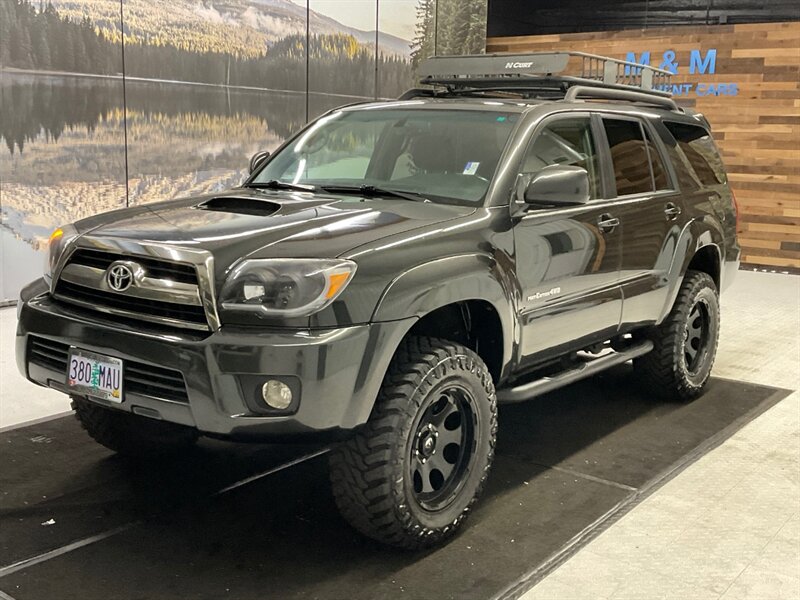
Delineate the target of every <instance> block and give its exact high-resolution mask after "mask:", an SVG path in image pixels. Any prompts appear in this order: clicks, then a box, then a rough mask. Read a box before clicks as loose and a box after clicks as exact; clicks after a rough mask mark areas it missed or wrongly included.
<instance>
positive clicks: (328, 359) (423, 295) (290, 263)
mask: <svg viewBox="0 0 800 600" xmlns="http://www.w3.org/2000/svg"><path fill="white" fill-rule="evenodd" d="M576 64H577V65H578V68H579V69H580V75H575V76H570V75H562V74H561V73H563V72H564V71H565V70H567V69H568V68H569V67H570V66H575V65H576ZM421 70H422V73H421V75H422V80H421V81H422V83H424V84H425V87H420V88H418V89H414V90H411V91H409V92H408V93H406V94H405V95H404V96H403V97H402V98H400V99H399V100H397V101H391V102H368V103H362V104H358V105H352V106H347V107H343V108H339V109H336V110H333V111H330V112H328V113H327V114H325V115H323V116H322V117H320V118H318V119H316V120H315V121H313V122H311V123H310V124H309V125H308V126H306V127H305V128H304V129H303V130H302V131H300V132H299V133H298V134H297V135H295V136H294V137H292V138H291V139H289V140H288V141H287V142H286V143H284V144H283V145H282V146H281V147H280V148H278V149H277V151H276V152H274V153H273V154H272V155H269V154H267V153H259V154H258V155H256V156H254V157H253V160H252V161H251V174H250V176H249V177H248V178H247V180H246V181H245V183H244V184H243V185H242V186H241V187H239V188H236V189H232V190H229V191H225V192H220V193H213V194H209V195H205V196H201V197H196V198H189V199H183V200H174V201H168V202H162V203H158V204H150V205H143V206H134V207H130V208H126V209H122V210H118V211H114V212H110V213H106V214H101V215H97V216H93V217H90V218H87V219H83V220H81V221H78V222H76V223H74V224H72V225H66V226H64V227H62V228H60V229H58V230H56V231H55V232H54V233H53V235H52V237H51V239H50V249H49V256H48V262H47V268H46V274H45V276H44V278H42V279H39V280H37V281H35V282H33V283H31V284H30V285H28V286H27V287H26V288H25V289H24V290H23V291H22V294H21V301H20V303H19V309H18V310H19V325H18V333H17V360H18V364H19V368H20V370H21V371H22V373H23V374H24V375H25V376H26V377H27V378H28V379H29V380H31V381H33V382H35V383H37V384H40V385H43V386H47V387H51V388H54V389H56V390H60V391H62V392H64V393H66V394H69V395H70V396H71V397H72V398H73V407H74V409H75V414H76V415H77V418H78V419H79V420H80V422H81V423H82V425H83V427H85V429H86V430H87V431H88V433H89V434H90V435H91V436H92V437H93V438H94V439H95V440H97V441H98V442H100V443H101V444H104V445H105V446H107V447H109V448H111V449H113V450H115V451H117V452H120V453H123V454H129V455H154V454H160V453H164V452H174V451H176V450H180V449H181V448H184V447H186V446H188V445H191V444H193V443H194V442H195V441H196V440H197V438H198V436H214V437H222V438H226V439H232V440H255V441H275V440H293V439H309V437H314V438H320V437H324V438H327V439H330V440H333V441H334V442H335V446H334V447H333V449H332V451H331V452H330V458H329V461H330V471H331V480H332V485H333V490H334V496H335V499H336V503H337V504H338V506H339V508H340V510H341V512H342V514H343V515H344V517H345V518H346V519H347V520H348V521H349V522H350V523H352V524H353V525H354V526H355V527H356V528H357V529H359V530H360V531H362V532H363V533H365V534H366V535H368V536H371V537H373V538H375V539H377V540H380V541H382V542H385V543H388V544H392V545H397V546H402V547H410V548H415V547H423V546H430V545H433V544H436V543H438V542H441V541H442V540H444V539H445V538H447V537H449V536H450V535H451V534H453V532H455V531H456V530H457V529H458V527H459V525H460V524H461V522H462V521H463V520H464V518H465V517H466V516H467V514H468V513H469V511H470V507H471V506H472V505H473V503H474V502H475V501H476V499H477V497H478V496H479V494H480V491H481V488H482V487H483V485H484V482H485V481H486V477H487V474H488V472H489V467H490V465H491V462H492V457H493V453H494V447H495V436H496V433H497V404H498V402H501V403H502V402H518V401H522V400H527V399H530V398H533V397H535V396H537V395H539V394H542V393H544V392H548V391H551V390H554V389H556V388H558V387H560V386H563V385H565V384H567V383H570V382H572V381H576V380H577V379H580V378H583V377H586V376H589V375H592V374H594V373H597V372H599V371H601V370H603V369H606V368H608V367H611V366H614V365H617V364H620V363H623V362H626V361H629V360H633V365H634V371H635V372H636V373H638V375H639V376H640V377H641V378H642V379H643V380H644V381H645V382H646V383H647V385H649V388H650V390H651V391H652V393H653V394H657V395H660V396H663V397H664V398H668V399H677V400H683V401H687V400H690V399H692V398H695V397H696V396H698V395H699V394H700V393H701V392H702V390H703V387H704V386H705V384H706V382H707V380H708V378H709V373H710V372H711V367H712V364H713V362H714V357H715V353H716V348H717V339H718V334H719V322H720V321H719V318H720V309H719V300H718V297H719V291H720V290H722V289H724V288H725V287H726V286H727V285H728V284H729V283H730V282H731V280H732V278H733V276H734V274H735V272H736V270H737V268H738V261H739V253H740V251H739V246H738V245H737V241H736V208H735V204H734V198H733V196H732V194H731V191H730V189H729V187H728V184H727V181H726V175H725V171H724V169H723V166H722V162H721V160H720V156H719V152H718V151H717V149H716V147H715V145H714V142H713V141H712V137H711V134H710V132H709V125H708V123H707V122H706V120H705V119H704V118H703V117H702V116H701V115H699V114H693V113H692V112H690V111H688V110H683V109H681V108H679V107H678V106H677V105H676V104H675V103H674V101H673V100H672V99H670V98H669V95H668V94H667V93H665V92H663V91H660V90H661V89H663V87H664V86H665V85H666V83H667V82H668V76H669V74H668V73H666V72H664V71H660V70H658V69H654V68H652V67H648V66H644V65H637V64H631V63H625V62H623V61H616V60H613V59H606V58H602V57H596V56H592V55H583V54H578V53H546V54H532V55H522V56H499V55H498V56H494V55H488V56H481V57H461V58H455V57H439V58H433V59H430V60H429V61H427V63H425V64H424V65H423V66H422V68H421Z"/></svg>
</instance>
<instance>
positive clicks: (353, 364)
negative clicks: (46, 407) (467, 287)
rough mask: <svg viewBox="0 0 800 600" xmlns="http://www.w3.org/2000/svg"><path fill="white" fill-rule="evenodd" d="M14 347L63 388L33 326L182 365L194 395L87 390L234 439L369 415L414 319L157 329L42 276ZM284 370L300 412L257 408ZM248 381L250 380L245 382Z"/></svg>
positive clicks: (334, 427)
mask: <svg viewBox="0 0 800 600" xmlns="http://www.w3.org/2000/svg"><path fill="white" fill-rule="evenodd" d="M18 312H19V322H18V328H17V339H16V357H17V364H18V366H19V369H20V371H21V372H22V373H23V375H25V376H26V377H27V378H28V379H29V380H30V381H33V382H34V383H37V384H39V385H43V386H46V387H51V388H54V389H57V390H60V391H64V392H66V386H65V381H66V371H65V370H61V369H56V368H53V367H52V366H45V365H42V364H37V363H34V362H31V360H30V354H29V347H30V341H31V339H32V336H33V337H34V339H35V338H38V339H44V340H46V341H50V342H56V343H59V344H64V345H65V346H75V347H78V348H82V349H85V350H90V351H94V352H98V353H101V354H106V355H109V356H114V357H118V358H121V359H122V360H123V361H132V362H135V363H139V364H140V365H145V366H146V365H154V366H155V367H158V368H165V369H171V370H174V371H178V372H180V373H181V374H182V375H183V379H184V382H185V385H186V397H187V398H188V401H175V400H167V399H164V398H158V397H154V396H151V395H148V394H145V393H135V392H130V393H127V392H126V393H124V399H123V402H122V403H121V404H113V403H107V402H105V401H103V400H100V399H98V398H94V397H90V398H89V399H90V400H92V401H94V402H97V403H99V404H104V405H107V406H109V407H111V408H114V409H117V410H123V411H128V412H135V413H138V414H146V415H148V416H152V417H156V418H161V419H163V420H165V421H170V422H173V423H179V424H182V425H187V426H190V427H195V428H197V429H198V430H199V431H201V432H203V433H206V434H211V435H217V436H223V437H230V438H234V439H253V440H259V439H270V438H276V437H284V436H295V435H300V434H308V433H322V432H327V433H332V434H336V433H337V432H346V431H348V430H352V429H353V428H355V427H357V426H359V425H361V424H363V423H365V422H366V420H367V419H368V418H369V414H370V412H371V410H372V405H373V403H374V401H375V398H376V396H377V394H378V390H379V388H380V385H381V382H382V380H383V376H384V374H385V372H386V369H387V368H388V365H389V361H390V360H391V358H392V355H393V354H394V351H395V349H396V348H397V346H398V344H399V343H400V340H401V339H402V337H403V336H404V335H405V333H406V332H407V331H408V330H409V329H410V327H411V326H412V325H413V323H414V322H415V319H414V318H410V319H404V320H400V321H390V322H382V323H371V324H364V325H356V326H351V327H343V328H339V329H325V330H286V329H271V330H263V329H244V328H230V327H229V328H226V327H222V328H221V329H219V330H218V331H216V332H214V333H213V334H211V335H208V336H207V337H201V336H196V335H193V334H187V335H186V336H183V335H179V334H172V333H169V334H164V333H152V332H146V331H142V330H138V331H137V330H135V329H132V328H126V327H124V326H119V325H117V324H114V323H111V322H106V321H103V320H100V319H98V317H97V316H96V315H92V314H87V313H85V312H82V311H77V310H74V309H72V308H71V307H67V306H64V305H62V304H59V303H56V302H55V301H53V300H52V299H51V298H50V296H49V294H47V292H46V290H45V288H44V286H43V285H42V284H41V283H39V282H35V283H34V284H32V285H31V286H28V288H26V289H25V290H23V293H22V298H21V300H20V308H19V311H18ZM270 378H278V379H282V380H285V381H289V382H293V385H294V386H295V390H296V392H298V393H299V394H300V400H299V403H298V404H297V405H296V406H294V407H293V408H292V411H293V414H269V415H265V414H260V413H263V412H264V411H259V410H258V406H257V405H254V394H253V391H254V388H253V387H252V386H253V385H254V384H256V383H257V382H259V381H260V380H261V379H263V380H267V379H270ZM248 386H249V387H248Z"/></svg>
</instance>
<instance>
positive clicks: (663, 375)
mask: <svg viewBox="0 0 800 600" xmlns="http://www.w3.org/2000/svg"><path fill="white" fill-rule="evenodd" d="M719 314H720V311H719V296H718V293H717V287H716V285H715V284H714V280H713V279H711V277H710V276H709V275H708V274H707V273H702V272H699V271H688V272H687V273H686V276H685V277H684V280H683V284H682V285H681V288H680V291H679V292H678V297H677V299H676V300H675V304H674V306H673V307H672V311H670V313H669V315H668V316H667V318H666V319H665V320H664V322H663V323H662V324H661V325H659V326H658V327H655V328H653V330H652V331H651V332H650V335H649V337H650V339H652V341H653V343H654V345H655V347H654V349H653V351H652V352H650V353H648V354H646V355H644V356H643V357H641V358H638V359H636V360H635V361H634V367H635V368H636V370H637V372H638V373H639V374H640V375H641V377H642V379H643V381H644V382H645V384H646V385H647V386H648V388H649V390H650V391H652V392H654V393H656V394H657V395H659V396H661V397H663V398H666V399H669V400H682V401H688V400H692V399H694V398H697V397H698V396H699V395H700V394H701V393H702V392H703V388H704V387H705V385H706V383H707V382H708V378H709V377H710V376H711V368H712V367H713V366H714V359H715V358H716V355H717V343H718V341H719Z"/></svg>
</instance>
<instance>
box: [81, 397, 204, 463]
mask: <svg viewBox="0 0 800 600" xmlns="http://www.w3.org/2000/svg"><path fill="white" fill-rule="evenodd" d="M72 408H73V409H74V410H75V416H76V417H77V419H78V421H80V423H81V425H82V426H83V428H84V429H85V430H86V432H87V433H88V434H89V435H90V436H92V438H93V439H94V440H95V441H96V442H98V443H100V444H102V445H103V446H105V447H106V448H109V449H110V450H113V451H114V452H117V453H118V454H121V455H123V456H129V457H154V456H163V455H167V454H175V453H177V452H180V451H182V450H186V449H188V448H190V447H192V446H193V445H194V443H195V442H196V441H197V438H198V437H199V436H198V433H197V431H196V430H194V429H192V428H190V427H184V426H182V425H175V424H173V423H166V422H164V421H156V420H154V419H148V418H146V417H141V416H139V415H134V414H131V413H127V412H123V411H121V410H116V409H112V408H104V407H102V406H98V405H97V404H93V403H92V402H89V401H88V400H84V399H83V398H73V399H72Z"/></svg>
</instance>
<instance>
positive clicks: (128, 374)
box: [28, 336, 189, 402]
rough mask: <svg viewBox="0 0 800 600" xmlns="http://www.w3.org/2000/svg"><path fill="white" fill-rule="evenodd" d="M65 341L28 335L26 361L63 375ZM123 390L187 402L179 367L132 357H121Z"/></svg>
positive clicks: (64, 368) (66, 354)
mask: <svg viewBox="0 0 800 600" xmlns="http://www.w3.org/2000/svg"><path fill="white" fill-rule="evenodd" d="M68 360H69V345H67V344H62V343H61V342H56V341H53V340H48V339H45V338H40V337H35V336H31V337H30V341H29V343H28V362H30V363H32V364H35V365H39V366H40V367H45V368H47V369H51V370H54V371H58V372H60V373H64V374H65V376H66V372H67V362H68ZM122 381H123V393H132V394H139V395H141V396H150V397H153V398H158V399H161V400H172V401H173V402H189V396H188V394H187V393H186V383H185V382H184V381H183V375H181V373H180V371H174V370H173V369H165V368H164V367H156V366H155V365H148V364H145V363H140V362H136V361H132V360H123V361H122Z"/></svg>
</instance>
